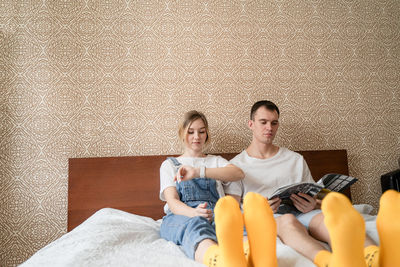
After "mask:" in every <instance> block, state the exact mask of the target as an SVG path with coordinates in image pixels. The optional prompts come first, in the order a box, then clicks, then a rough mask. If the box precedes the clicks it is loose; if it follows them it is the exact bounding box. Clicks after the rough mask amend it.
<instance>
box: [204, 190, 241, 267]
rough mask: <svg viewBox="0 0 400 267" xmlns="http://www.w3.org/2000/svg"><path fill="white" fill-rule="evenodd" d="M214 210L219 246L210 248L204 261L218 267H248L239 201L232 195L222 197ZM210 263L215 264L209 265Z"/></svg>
mask: <svg viewBox="0 0 400 267" xmlns="http://www.w3.org/2000/svg"><path fill="white" fill-rule="evenodd" d="M214 212H215V230H216V233H217V240H218V246H216V245H215V246H211V247H210V248H208V250H207V251H206V253H205V256H204V260H203V263H204V264H205V265H207V266H216V267H246V266H247V262H246V258H245V256H244V251H243V215H242V212H241V211H240V208H239V203H238V202H237V201H236V200H235V199H234V198H233V197H231V196H226V197H223V198H220V199H219V200H218V202H217V204H216V206H215V209H214ZM210 263H212V264H214V265H209V264H210Z"/></svg>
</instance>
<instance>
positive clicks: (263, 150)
mask: <svg viewBox="0 0 400 267" xmlns="http://www.w3.org/2000/svg"><path fill="white" fill-rule="evenodd" d="M278 151H279V147H278V146H276V145H273V144H261V143H257V144H256V143H255V142H254V141H253V142H251V144H250V145H249V146H248V147H247V149H246V152H247V154H248V155H249V156H250V157H253V158H257V159H268V158H272V157H273V156H275V155H276V153H278Z"/></svg>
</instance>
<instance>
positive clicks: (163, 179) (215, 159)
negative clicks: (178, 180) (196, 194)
mask: <svg viewBox="0 0 400 267" xmlns="http://www.w3.org/2000/svg"><path fill="white" fill-rule="evenodd" d="M176 159H177V160H178V162H180V163H181V164H182V165H188V166H192V167H196V168H197V167H201V166H204V167H206V168H220V167H225V166H226V165H229V164H230V163H229V161H227V160H226V159H224V158H223V157H221V156H215V155H207V156H206V157H204V158H197V157H177V158H176ZM175 174H176V169H175V165H174V163H173V162H172V160H169V159H167V160H165V161H164V162H163V163H162V164H161V167H160V199H161V200H162V201H166V200H165V197H164V190H165V188H167V187H170V186H172V187H175V182H174V177H175ZM208 178H211V177H208ZM216 182H217V191H218V194H219V196H220V197H223V196H224V195H225V194H224V189H223V186H222V183H221V181H219V180H216ZM167 211H168V204H165V206H164V212H165V213H167Z"/></svg>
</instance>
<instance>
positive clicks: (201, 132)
mask: <svg viewBox="0 0 400 267" xmlns="http://www.w3.org/2000/svg"><path fill="white" fill-rule="evenodd" d="M199 133H200V134H205V133H206V131H200V132H199ZM188 134H194V132H190V131H189V132H188Z"/></svg>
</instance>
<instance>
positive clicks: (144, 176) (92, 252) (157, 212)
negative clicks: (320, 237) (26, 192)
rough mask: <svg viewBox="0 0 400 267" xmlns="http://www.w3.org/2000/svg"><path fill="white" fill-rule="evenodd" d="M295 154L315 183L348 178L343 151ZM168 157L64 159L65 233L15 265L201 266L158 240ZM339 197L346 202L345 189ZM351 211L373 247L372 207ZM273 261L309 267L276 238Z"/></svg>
mask: <svg viewBox="0 0 400 267" xmlns="http://www.w3.org/2000/svg"><path fill="white" fill-rule="evenodd" d="M298 152H299V153H301V154H302V155H303V156H304V158H305V159H306V161H307V163H308V165H309V167H310V170H311V173H312V175H313V177H314V178H315V179H316V180H318V179H319V178H320V177H322V176H323V175H324V174H326V173H331V172H334V173H343V174H348V163H347V152H346V150H319V151H298ZM235 154H236V153H223V154H219V155H221V156H223V157H225V158H227V159H231V158H232V157H233V156H234V155H235ZM168 156H169V155H155V156H127V157H99V158H72V159H69V177H68V179H69V184H68V226H67V231H68V232H67V233H66V234H65V235H63V236H62V237H60V238H59V239H57V240H55V241H53V242H51V243H50V244H48V245H47V246H45V247H44V248H42V249H40V250H39V251H38V252H36V253H35V254H34V255H33V256H32V257H31V258H30V259H28V260H27V261H26V262H24V263H23V264H22V265H21V266H174V267H175V266H185V267H191V266H192V267H196V266H203V265H202V264H200V263H197V262H195V261H193V260H191V259H188V258H187V257H186V256H185V255H184V254H183V252H182V251H181V250H180V248H179V247H178V246H176V245H175V244H173V243H171V242H168V241H166V240H164V239H162V238H160V236H159V228H160V224H161V220H162V216H163V215H164V214H163V205H164V203H163V202H162V201H160V200H159V197H158V196H159V167H160V165H161V163H162V162H163V161H164V160H165V159H166V158H167V157H168ZM345 194H347V195H348V196H349V197H351V195H350V190H348V191H347V192H345ZM355 206H356V208H357V209H358V210H359V211H360V212H361V213H362V214H363V216H364V218H365V221H366V226H367V232H368V234H369V235H370V236H371V237H372V238H373V239H374V240H375V241H377V242H378V236H377V233H376V227H375V216H372V215H369V213H370V212H371V210H372V207H371V206H369V205H355ZM277 257H278V264H279V266H280V267H286V266H287V267H289V266H290V267H291V266H295V267H296V266H302V267H307V266H314V265H313V264H312V262H311V261H309V260H308V259H306V258H304V257H303V256H301V255H300V254H298V253H296V252H295V251H294V250H292V249H291V248H289V247H287V246H286V245H284V244H282V243H281V242H280V240H279V239H278V238H277Z"/></svg>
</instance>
